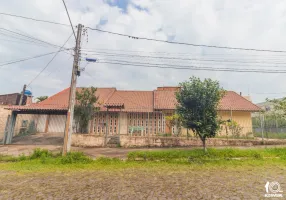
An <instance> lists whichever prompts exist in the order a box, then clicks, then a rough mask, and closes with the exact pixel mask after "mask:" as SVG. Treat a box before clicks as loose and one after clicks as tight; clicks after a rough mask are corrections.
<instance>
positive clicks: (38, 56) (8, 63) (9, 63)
mask: <svg viewBox="0 0 286 200" xmlns="http://www.w3.org/2000/svg"><path fill="white" fill-rule="evenodd" d="M61 51H64V50H61ZM53 53H56V52H51V53H46V54H41V55H37V56H34V57H29V58H23V59H20V60H17V61H11V62H7V63H4V64H0V68H1V67H3V66H5V65H11V64H14V63H18V62H23V61H26V60H32V59H35V58H40V57H43V56H47V55H51V54H53Z"/></svg>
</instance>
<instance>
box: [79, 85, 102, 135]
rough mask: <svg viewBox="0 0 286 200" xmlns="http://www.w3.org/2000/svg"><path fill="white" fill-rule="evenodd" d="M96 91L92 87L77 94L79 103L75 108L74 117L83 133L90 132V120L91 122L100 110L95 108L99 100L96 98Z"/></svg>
mask: <svg viewBox="0 0 286 200" xmlns="http://www.w3.org/2000/svg"><path fill="white" fill-rule="evenodd" d="M96 90H97V89H96V88H95V87H90V88H82V90H81V91H80V92H78V91H77V92H76V101H77V102H76V105H75V108H74V115H75V119H76V122H77V123H78V125H79V131H80V132H81V133H85V132H87V131H88V130H87V126H88V123H89V120H91V119H92V118H93V116H94V114H95V112H97V111H98V108H96V107H95V104H96V102H97V100H98V97H96V96H95V92H96Z"/></svg>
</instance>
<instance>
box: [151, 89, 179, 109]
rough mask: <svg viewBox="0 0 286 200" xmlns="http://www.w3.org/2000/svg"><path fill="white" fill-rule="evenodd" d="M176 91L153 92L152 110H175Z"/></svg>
mask: <svg viewBox="0 0 286 200" xmlns="http://www.w3.org/2000/svg"><path fill="white" fill-rule="evenodd" d="M175 93H176V91H170V90H169V91H168V90H155V91H154V109H158V110H161V109H164V110H173V109H175V108H176V104H177V99H176V95H175Z"/></svg>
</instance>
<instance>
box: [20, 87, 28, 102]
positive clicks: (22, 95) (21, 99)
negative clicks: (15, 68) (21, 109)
mask: <svg viewBox="0 0 286 200" xmlns="http://www.w3.org/2000/svg"><path fill="white" fill-rule="evenodd" d="M26 87H27V85H26V84H25V85H24V86H23V90H22V93H21V97H20V101H19V105H20V106H21V105H22V103H23V98H24V95H25V91H26Z"/></svg>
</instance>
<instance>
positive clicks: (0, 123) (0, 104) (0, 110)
mask: <svg viewBox="0 0 286 200" xmlns="http://www.w3.org/2000/svg"><path fill="white" fill-rule="evenodd" d="M20 98H21V94H19V93H13V94H2V95H0V140H1V139H2V137H3V134H4V130H5V126H6V121H7V117H8V115H9V114H10V113H11V111H10V110H7V109H4V108H5V107H7V105H19V102H20ZM26 104H31V97H30V96H28V95H24V96H23V101H22V105H26Z"/></svg>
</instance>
